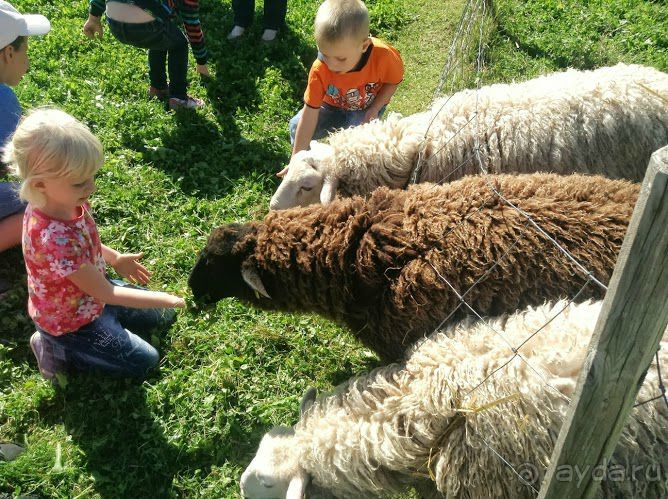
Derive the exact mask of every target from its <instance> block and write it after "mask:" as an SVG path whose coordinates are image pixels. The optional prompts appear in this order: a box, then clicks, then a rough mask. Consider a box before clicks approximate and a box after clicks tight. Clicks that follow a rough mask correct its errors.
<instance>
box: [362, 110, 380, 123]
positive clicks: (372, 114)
mask: <svg viewBox="0 0 668 499" xmlns="http://www.w3.org/2000/svg"><path fill="white" fill-rule="evenodd" d="M377 118H378V109H375V108H373V107H370V108H369V109H367V110H366V113H364V121H363V122H362V123H369V122H370V121H373V120H375V119H377Z"/></svg>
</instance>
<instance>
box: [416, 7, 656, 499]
mask: <svg viewBox="0 0 668 499" xmlns="http://www.w3.org/2000/svg"><path fill="white" fill-rule="evenodd" d="M494 24H495V20H494V14H493V9H492V8H491V1H490V0H469V1H468V2H466V4H465V6H464V10H463V12H462V15H461V18H460V20H459V23H458V26H457V29H456V31H455V35H454V39H453V41H452V44H451V45H450V47H449V50H448V54H447V57H446V60H445V63H444V66H443V70H442V72H441V76H440V80H439V82H438V85H437V87H436V89H435V91H434V94H433V97H432V117H431V120H430V122H429V124H428V126H427V129H426V131H425V134H424V136H423V141H422V144H421V146H420V153H419V156H418V160H417V162H416V165H415V167H414V168H413V171H412V172H411V175H410V176H409V181H408V184H407V185H410V184H414V183H417V182H419V179H420V173H421V171H422V170H423V168H424V167H425V165H427V164H428V163H429V162H430V161H431V159H433V158H434V157H436V156H437V155H438V154H439V152H440V150H441V149H442V148H443V147H445V146H446V145H447V143H446V144H443V145H442V146H441V147H440V148H439V149H438V150H434V151H432V152H431V154H430V155H429V156H427V155H426V153H425V151H426V146H425V143H426V139H427V137H428V133H429V130H430V128H431V127H432V124H433V122H434V120H435V119H436V118H437V117H438V115H439V113H441V112H443V110H444V109H446V108H447V106H448V104H449V102H450V97H451V96H452V95H453V94H454V93H455V92H457V91H458V90H461V89H464V88H473V89H476V107H475V112H474V114H473V117H472V118H471V119H469V120H468V121H467V122H466V123H465V124H464V125H462V127H461V128H460V130H459V132H457V133H460V132H461V131H462V130H464V129H465V128H467V127H475V130H476V131H477V132H476V133H475V134H474V136H475V142H474V147H473V152H472V153H471V154H469V155H468V156H467V157H466V158H465V159H464V161H463V162H462V163H461V164H459V165H456V166H455V167H454V168H453V169H452V171H451V172H449V173H448V174H446V175H445V176H444V177H443V178H442V179H441V182H447V181H448V180H449V179H450V176H452V175H455V174H456V173H457V172H458V170H460V169H461V168H464V167H465V166H470V165H471V164H475V165H476V168H477V170H476V171H478V172H479V173H480V174H481V175H484V176H488V175H489V173H488V168H487V164H486V158H485V156H484V154H482V152H481V147H480V132H479V127H478V122H477V117H478V98H477V94H478V93H479V91H480V89H481V87H482V85H483V76H484V74H485V57H484V56H485V48H486V46H487V40H488V39H489V35H490V33H491V32H492V30H493V29H494ZM436 103H438V107H436V105H435V104H436ZM450 140H452V139H450ZM487 183H488V186H489V195H490V196H494V197H497V198H498V199H500V200H501V201H502V202H503V203H505V204H506V205H507V206H508V207H509V208H511V209H513V210H516V211H517V213H519V214H520V215H521V216H522V217H523V218H524V219H525V220H526V223H525V225H524V227H525V229H526V231H525V232H524V233H523V234H519V235H518V236H517V240H516V241H515V242H514V243H513V244H511V245H510V247H509V248H508V250H507V251H506V252H505V253H504V254H503V255H501V256H500V257H499V258H498V259H497V260H496V261H491V262H489V268H488V269H487V271H486V273H485V274H484V275H483V276H482V277H481V278H480V279H479V280H478V281H477V282H476V283H474V284H473V285H472V286H471V287H469V288H468V289H457V288H456V287H455V286H454V285H453V284H452V283H450V282H449V281H448V280H447V279H446V278H445V277H443V276H442V275H441V274H439V273H438V271H437V269H436V268H434V267H432V268H433V270H434V271H435V272H436V274H437V275H438V276H439V278H440V279H441V280H442V281H443V282H444V283H445V284H446V285H447V286H448V288H449V289H450V290H451V291H452V292H453V293H454V294H455V295H456V296H457V297H458V299H459V304H458V305H457V306H456V307H455V309H453V310H452V311H451V312H450V313H449V314H448V315H447V316H446V317H444V318H443V321H442V322H441V324H440V325H439V326H438V327H437V328H436V329H435V331H437V330H439V329H440V328H441V327H442V326H443V325H444V324H445V323H446V322H447V321H448V319H450V317H451V316H452V315H453V314H455V313H456V312H457V311H458V310H459V309H461V308H464V309H466V311H467V312H468V314H470V315H473V316H475V317H477V319H478V320H479V321H481V322H482V323H484V324H486V325H487V327H489V328H490V330H491V331H493V332H494V333H495V334H497V335H499V336H500V337H501V338H502V339H503V341H504V342H505V343H506V345H507V347H508V358H507V359H506V360H505V361H504V362H502V363H501V365H499V367H497V368H496V369H494V370H493V371H492V372H491V373H489V374H488V375H486V376H484V377H482V379H481V380H480V381H479V383H478V384H477V385H475V386H474V387H473V388H471V389H470V390H469V391H468V392H467V393H466V394H465V397H464V399H465V400H466V399H469V400H473V397H474V395H475V393H476V391H478V390H480V388H481V387H483V386H485V384H486V383H488V382H489V380H490V379H492V378H493V377H496V376H503V371H504V370H505V369H506V368H507V367H508V366H510V365H511V364H512V363H514V362H522V363H524V364H526V366H527V367H528V368H529V370H530V371H531V372H532V373H533V374H534V375H535V376H536V377H537V378H538V379H539V380H540V381H541V382H542V383H544V384H545V389H546V390H552V391H554V392H555V393H556V394H558V397H560V398H563V399H564V400H565V402H566V403H570V399H569V398H568V397H567V396H566V395H564V394H563V393H562V392H561V391H560V390H559V389H557V388H556V387H554V386H552V385H551V384H550V383H549V381H548V380H547V379H546V378H545V376H544V374H543V372H542V371H541V369H540V368H538V367H536V366H533V365H531V362H530V361H529V360H528V359H527V358H526V357H525V356H523V354H522V348H523V347H524V346H525V345H526V344H527V343H528V342H529V341H530V340H531V339H532V338H534V337H535V336H536V335H538V334H540V333H541V331H543V329H544V328H545V327H546V326H547V325H548V324H549V323H550V322H552V321H553V320H554V319H555V318H556V317H557V316H558V315H559V314H560V313H561V312H563V310H564V309H566V308H567V307H568V306H569V305H571V304H572V303H574V302H577V301H578V298H579V297H580V295H581V294H582V293H583V291H584V290H585V288H587V287H588V286H598V287H600V288H602V289H603V290H605V291H607V287H606V285H605V284H604V283H602V282H600V281H599V280H598V279H596V278H595V277H594V274H593V272H591V271H590V270H588V269H587V268H586V266H585V265H583V264H582V263H581V262H579V261H577V259H576V258H575V257H574V256H573V255H571V254H570V253H569V252H568V251H567V250H566V249H565V248H563V247H562V246H561V245H560V244H559V242H558V241H556V240H555V239H554V238H553V237H552V236H551V235H550V234H549V233H548V232H547V231H545V230H543V229H542V228H541V227H540V225H539V224H538V223H537V222H536V221H534V220H533V219H532V218H531V216H530V215H529V214H528V213H526V212H524V211H523V210H522V209H521V208H519V207H518V206H515V205H514V204H513V203H512V202H510V201H509V200H508V199H506V198H505V197H504V195H503V192H500V191H499V190H498V189H497V188H496V187H495V186H494V184H493V183H492V182H491V181H489V179H488V182H487ZM483 206H484V203H483V204H481V208H479V209H482V207H483ZM472 214H473V213H471V214H469V216H468V217H466V218H464V219H462V220H461V221H460V222H459V225H462V224H464V223H466V220H467V219H468V218H469V217H470V216H471V215H472ZM452 230H455V228H452V229H450V231H452ZM530 233H532V235H535V233H538V234H540V237H542V238H545V239H546V240H548V241H550V243H551V244H553V245H554V246H555V247H556V248H557V249H558V250H559V254H560V255H561V256H562V258H563V261H564V265H568V266H569V267H570V268H572V269H573V270H574V272H575V273H577V274H578V275H579V277H580V278H581V279H582V281H583V284H582V286H581V287H580V289H579V291H578V292H577V293H575V294H574V295H573V296H572V297H570V299H569V300H567V302H566V305H565V306H564V307H563V308H562V309H561V310H559V311H558V312H557V314H555V315H554V316H553V317H551V318H550V319H549V320H547V321H546V322H545V324H543V325H542V326H541V327H539V328H537V329H536V330H535V331H533V332H532V333H531V334H529V335H528V336H527V337H526V339H524V340H523V341H522V342H520V343H519V344H512V343H511V342H509V341H508V340H507V339H506V338H505V337H504V336H503V334H502V333H501V332H500V331H497V330H495V329H494V327H493V326H492V324H491V323H490V322H489V321H487V320H486V319H485V318H484V317H483V316H482V314H480V313H479V312H478V311H477V310H476V309H475V308H474V307H473V306H472V305H471V304H469V303H468V302H467V296H468V295H469V293H470V292H471V290H472V289H474V288H475V287H476V286H477V285H478V284H479V283H480V282H482V281H484V280H485V278H486V277H487V276H488V275H489V274H490V273H491V272H493V270H494V268H495V267H496V266H498V265H499V264H500V263H501V262H502V261H504V260H505V259H506V258H508V257H509V256H510V255H511V254H512V253H513V250H514V249H515V246H516V245H517V242H518V241H519V240H520V239H521V238H523V237H526V236H527V235H528V234H530ZM444 237H447V234H444ZM655 360H656V363H655V364H656V367H655V369H656V370H657V374H658V386H657V387H656V388H657V394H656V395H655V396H653V397H651V398H649V399H648V400H644V401H640V402H638V403H637V404H636V405H635V407H638V406H640V405H643V404H648V403H650V402H654V401H657V400H659V399H663V401H664V402H665V403H666V405H668V396H667V395H666V388H665V384H664V381H663V379H662V372H661V366H660V364H659V355H658V352H657V353H656V355H655ZM648 367H649V366H648ZM504 402H505V401H501V402H500V403H504ZM630 417H634V416H633V414H631V416H630ZM476 436H477V438H479V439H480V441H481V443H482V444H483V445H484V446H485V447H486V448H487V449H489V450H490V451H491V452H492V454H493V455H494V456H496V457H497V458H498V459H499V460H500V461H502V462H503V463H504V464H505V465H506V466H507V467H508V468H509V470H510V472H511V473H512V475H514V476H515V477H517V479H518V480H520V482H521V483H523V484H524V485H525V486H526V487H527V490H528V491H529V493H530V494H534V495H536V496H537V495H538V492H539V491H538V487H539V486H540V478H541V477H542V476H544V474H545V472H546V471H547V464H545V466H544V467H543V469H542V470H537V471H538V473H537V475H533V474H531V476H527V475H526V470H525V469H521V468H519V467H518V465H519V464H521V463H514V460H513V456H504V455H502V453H501V452H499V451H498V450H497V449H494V448H493V447H492V446H491V445H490V444H489V443H488V441H487V440H486V439H485V438H484V435H479V434H476ZM614 464H615V463H614V461H612V460H611V462H610V465H614Z"/></svg>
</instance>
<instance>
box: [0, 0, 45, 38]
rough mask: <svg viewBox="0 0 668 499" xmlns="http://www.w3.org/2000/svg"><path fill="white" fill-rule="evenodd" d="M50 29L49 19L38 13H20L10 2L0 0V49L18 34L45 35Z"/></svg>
mask: <svg viewBox="0 0 668 499" xmlns="http://www.w3.org/2000/svg"><path fill="white" fill-rule="evenodd" d="M49 30H51V23H50V22H49V20H48V19H47V18H46V17H44V16H41V15H39V14H21V13H20V12H19V11H18V10H16V9H15V8H14V7H13V6H12V4H10V3H9V2H5V1H4V0H0V49H3V48H5V47H6V46H7V45H9V44H10V43H12V42H13V41H14V40H16V39H17V38H18V37H19V36H28V35H46V34H47V33H48V32H49Z"/></svg>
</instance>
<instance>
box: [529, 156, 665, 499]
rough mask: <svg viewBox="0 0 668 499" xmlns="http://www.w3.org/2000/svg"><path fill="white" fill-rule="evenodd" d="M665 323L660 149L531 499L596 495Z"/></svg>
mask: <svg viewBox="0 0 668 499" xmlns="http://www.w3.org/2000/svg"><path fill="white" fill-rule="evenodd" d="M667 323H668V146H667V147H664V148H663V149H660V150H658V151H656V152H655V153H654V154H653V155H652V157H651V159H650V162H649V166H648V168H647V173H646V174H645V180H644V181H643V184H642V187H641V190H640V195H639V197H638V202H637V204H636V206H635V210H634V211H633V216H632V217H631V222H630V224H629V228H628V231H627V233H626V238H625V239H624V244H623V245H622V248H621V251H620V253H619V257H618V259H617V264H616V265H615V270H614V273H613V275H612V278H611V280H610V285H609V286H608V292H607V293H606V296H605V300H604V303H603V307H602V309H601V315H600V317H599V319H598V323H597V324H596V329H595V330H594V334H593V336H592V339H591V343H590V344H589V352H588V354H587V358H586V360H585V363H584V366H583V368H582V372H581V373H580V377H579V379H578V386H577V388H576V390H575V393H574V395H573V399H572V401H571V404H570V406H569V410H568V414H567V415H566V419H565V421H564V425H563V427H562V429H561V432H560V433H559V438H558V439H557V443H556V445H555V448H554V451H553V453H552V458H551V460H550V466H549V468H548V470H547V473H546V474H545V478H544V480H543V483H542V486H541V489H540V493H539V495H538V497H539V499H544V498H545V499H547V498H549V499H563V498H568V499H575V498H591V497H593V496H594V495H595V494H596V492H597V491H598V489H599V487H600V483H599V481H597V480H600V479H601V478H602V477H603V476H605V474H606V468H605V466H607V464H608V462H609V459H610V456H611V455H612V453H613V451H614V449H615V446H616V445H617V441H618V439H619V436H620V434H621V431H622V428H623V427H624V424H625V423H626V420H627V418H628V415H629V413H630V412H631V410H632V408H633V404H634V402H635V398H636V395H637V394H638V390H639V388H640V385H641V384H642V382H643V379H644V377H645V373H646V372H647V368H648V366H649V365H650V362H651V360H652V357H654V355H655V353H656V350H657V348H658V347H659V342H660V341H661V337H662V336H663V333H664V331H665V330H666V324H667ZM664 372H665V371H664ZM658 403H664V402H663V401H659V402H658ZM602 466H603V468H601V467H602ZM595 470H598V472H596V473H594V471H595ZM601 471H602V472H601Z"/></svg>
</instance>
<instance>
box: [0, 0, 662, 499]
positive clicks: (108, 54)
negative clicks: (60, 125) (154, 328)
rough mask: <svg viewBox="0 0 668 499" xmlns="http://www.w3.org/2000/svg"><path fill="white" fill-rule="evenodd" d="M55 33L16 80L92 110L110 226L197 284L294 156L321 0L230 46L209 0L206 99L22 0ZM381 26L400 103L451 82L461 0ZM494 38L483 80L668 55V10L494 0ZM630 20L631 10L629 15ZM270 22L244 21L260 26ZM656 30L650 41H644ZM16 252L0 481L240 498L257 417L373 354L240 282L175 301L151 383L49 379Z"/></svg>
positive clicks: (104, 223) (76, 9)
mask: <svg viewBox="0 0 668 499" xmlns="http://www.w3.org/2000/svg"><path fill="white" fill-rule="evenodd" d="M14 3H15V5H17V6H18V7H19V8H20V10H22V11H25V12H32V11H35V12H41V13H44V14H45V15H47V16H48V17H49V18H50V19H51V21H52V24H53V31H52V32H51V33H50V34H49V35H48V36H46V37H44V38H43V39H41V40H34V41H33V40H31V48H30V54H31V59H32V69H31V71H30V73H29V75H28V76H26V78H24V80H23V82H22V84H21V85H20V87H19V88H18V95H19V98H20V100H21V102H22V103H23V104H24V106H25V107H26V108H30V107H35V106H39V105H45V104H49V105H56V106H58V107H61V108H63V109H65V110H66V111H68V112H70V113H71V114H73V115H74V116H76V117H78V118H79V119H81V120H83V121H85V122H86V123H88V124H89V125H90V126H91V128H92V129H93V130H94V132H95V133H96V134H97V135H98V136H99V137H100V139H101V140H102V142H103V144H104V146H105V151H106V164H105V166H104V168H103V169H102V170H101V171H100V173H99V175H98V192H97V193H96V195H95V196H94V199H93V207H94V210H95V214H96V219H97V222H98V226H99V228H100V231H101V236H102V239H103V241H105V243H107V244H109V245H110V246H112V247H115V248H116V249H119V250H125V251H137V250H142V251H144V252H145V253H146V257H145V260H146V262H147V263H148V266H149V267H150V269H151V270H152V271H153V272H154V278H153V283H152V287H154V288H156V289H166V290H169V291H171V292H174V293H179V294H183V295H186V296H187V294H188V290H187V287H186V278H187V274H188V271H189V269H190V267H191V266H192V265H193V263H194V261H195V259H196V255H197V252H198V251H199V250H200V249H201V248H202V246H203V245H204V243H205V241H206V238H207V235H208V233H209V232H210V230H211V229H212V228H213V227H215V226H217V225H219V224H221V223H225V222H232V221H244V220H250V219H254V218H258V217H260V216H262V215H263V214H264V213H265V212H266V210H267V203H268V198H269V196H270V195H271V193H272V191H273V189H274V188H275V187H276V185H277V179H276V178H275V177H274V175H273V173H274V172H275V171H277V170H279V169H280V167H281V166H282V165H283V164H284V163H285V162H286V160H287V159H288V156H289V150H290V147H289V140H288V134H287V121H288V120H289V118H290V117H291V116H292V114H293V113H294V112H295V111H296V110H297V109H298V108H299V107H300V100H301V95H302V92H303V87H304V84H305V81H306V74H307V70H308V67H309V65H310V63H311V61H312V59H313V57H314V56H315V48H314V43H313V39H312V30H311V25H312V19H313V15H314V13H315V9H316V7H317V5H316V2H312V1H310V0H290V2H289V13H288V26H289V27H288V29H287V30H286V31H284V32H283V33H282V35H281V36H282V37H281V41H280V42H279V43H278V44H276V45H274V46H271V47H265V46H261V45H259V44H254V43H236V44H233V45H232V44H229V43H228V42H227V41H226V40H225V35H226V33H227V31H228V30H229V28H230V26H231V12H230V2H229V0H226V1H222V0H210V1H207V2H203V5H204V7H203V20H204V27H205V30H206V34H207V37H208V43H209V47H210V51H211V53H212V55H213V57H212V63H211V68H212V71H213V75H212V78H211V79H210V80H207V81H199V80H198V79H197V78H195V76H194V74H193V73H191V75H190V76H191V80H192V86H191V90H192V92H193V93H194V94H195V95H197V96H200V97H203V98H204V99H206V100H207V102H208V104H207V106H206V107H205V108H204V109H203V110H202V111H198V112H197V113H178V114H170V113H166V112H165V111H164V110H163V109H162V108H161V106H160V105H158V104H156V103H153V102H147V101H146V100H145V98H144V95H145V92H146V89H147V79H146V67H145V56H144V55H143V54H142V53H141V51H139V50H133V49H131V48H128V47H124V46H122V45H120V44H118V43H117V42H115V41H114V40H113V39H112V37H111V36H109V34H108V33H107V34H106V36H105V39H104V41H101V42H91V41H88V40H86V39H85V38H83V36H82V35H81V33H80V30H81V26H82V23H83V21H84V19H85V2H83V1H76V2H50V1H47V0H15V1H14ZM367 4H368V5H369V8H370V10H371V14H372V19H373V24H372V32H373V34H374V35H377V36H379V37H381V38H384V39H387V40H389V41H390V42H391V43H393V44H395V45H396V46H397V47H398V48H399V49H400V50H401V52H402V54H403V56H404V59H405V63H406V77H405V80H404V82H403V84H402V85H401V86H400V87H399V90H398V93H397V95H396V97H395V99H394V100H393V102H392V103H391V105H390V109H392V110H395V111H400V112H402V113H404V114H406V113H410V112H414V111H418V110H423V109H425V108H426V107H427V106H428V104H429V101H430V99H431V96H432V94H433V92H434V89H435V88H436V85H437V83H438V78H439V75H440V72H441V69H442V67H443V64H444V63H445V57H446V54H447V48H448V46H449V43H450V40H451V37H452V33H453V32H454V28H455V27H456V25H457V21H458V18H459V15H460V12H461V8H462V5H463V4H464V2H463V0H457V1H454V2H445V3H444V2H442V1H441V0H423V1H422V2H412V1H408V0H375V1H368V2H367ZM494 5H495V9H496V11H497V15H498V17H497V19H496V22H495V30H494V31H493V32H492V33H491V35H490V36H489V38H487V39H486V40H485V52H484V53H485V62H486V69H485V73H484V74H483V75H482V76H483V81H484V82H489V81H510V80H513V79H516V80H518V79H526V78H528V77H530V76H533V75H534V74H537V73H539V72H542V71H549V70H553V69H557V68H563V67H567V66H576V67H594V66H597V65H602V64H611V63H614V62H617V61H622V60H623V61H626V62H639V63H643V64H651V65H654V66H656V67H658V68H660V69H663V70H668V46H667V42H666V36H667V33H668V19H667V8H666V6H665V4H663V3H661V2H649V1H641V0H635V1H632V0H609V1H603V0H600V1H589V2H570V1H561V2H558V1H553V0H542V1H526V0H497V1H495V2H494ZM622 21H624V22H622ZM259 34H260V28H259V26H258V25H256V26H255V27H254V28H253V30H252V32H251V33H250V35H251V38H252V39H257V38H258V36H259ZM647 40H650V41H649V42H647ZM21 268H22V261H21V258H20V251H18V250H14V251H10V252H8V253H5V254H3V255H2V260H1V261H0V277H3V278H7V279H9V280H11V281H12V282H13V283H14V287H13V289H12V290H11V291H10V292H9V293H7V294H6V295H4V296H3V299H2V302H1V303H0V331H1V332H2V333H1V334H0V339H1V340H2V341H0V440H12V441H16V442H22V443H25V444H26V448H27V450H26V452H25V454H23V455H22V456H21V457H20V458H19V459H18V460H16V461H14V462H10V463H3V464H0V495H2V493H9V494H14V495H20V494H31V493H32V494H37V495H38V496H42V497H59V498H60V497H62V498H65V497H110V498H112V497H113V498H115V497H212V498H213V497H238V492H237V490H238V485H237V481H238V478H239V475H240V473H241V471H242V470H243V468H244V467H245V465H246V464H247V463H248V462H249V460H250V458H251V456H252V455H253V453H254V450H255V448H256V446H257V443H258V441H259V439H260V437H261V435H262V434H263V433H264V432H265V431H266V430H267V429H268V427H270V426H272V425H274V424H279V423H282V424H290V423H293V422H294V421H295V420H296V418H297V408H298V401H299V398H300V395H301V393H302V392H303V391H304V389H305V388H306V387H308V386H316V387H317V388H319V389H320V390H328V389H330V388H332V387H333V386H334V385H336V384H337V383H340V382H341V381H343V380H345V379H347V378H349V377H350V376H351V375H353V374H355V373H362V372H365V371H368V370H369V369H370V368H372V367H373V366H375V365H377V360H376V358H375V357H374V356H373V355H372V354H371V353H370V352H368V351H366V350H365V349H363V348H362V347H361V346H360V345H359V344H357V343H356V342H355V341H354V340H353V339H352V337H351V335H350V334H349V333H347V332H346V331H344V330H342V329H340V328H338V327H336V326H335V325H332V324H331V323H329V322H327V321H325V320H323V319H320V318H317V317H313V316H290V315H285V314H278V313H267V312H261V311H257V310H252V309H249V308H247V307H245V306H243V305H241V304H239V303H238V302H237V301H235V300H224V301H222V302H220V303H219V304H218V306H216V307H215V308H211V309H205V310H200V309H196V308H194V307H192V305H191V306H190V307H189V308H188V309H186V310H184V311H182V312H181V313H180V314H179V317H178V321H177V323H176V324H175V325H174V326H173V327H172V329H171V330H170V331H169V332H168V333H167V334H165V335H162V336H160V337H156V338H154V339H153V340H154V342H156V345H159V348H160V351H161V353H162V355H163V360H162V362H161V367H160V370H159V372H157V373H155V374H154V375H153V376H152V377H151V378H150V379H149V380H147V381H146V382H143V383H138V382H132V381H115V380H109V379H100V378H94V377H82V378H77V379H70V380H69V382H68V384H67V386H66V387H64V388H57V389H56V388H52V387H51V386H50V385H48V384H47V383H45V382H44V381H42V380H41V378H40V376H39V374H38V373H37V371H36V368H35V362H34V359H33V356H32V354H31V352H30V349H29V347H28V338H29V336H30V334H31V332H32V331H33V327H32V323H31V322H30V320H29V319H28V318H27V317H26V315H25V312H24V309H25V301H26V293H25V290H24V285H23V280H24V279H25V275H24V273H23V271H22V270H21Z"/></svg>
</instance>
